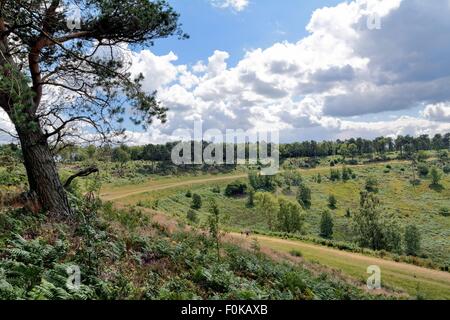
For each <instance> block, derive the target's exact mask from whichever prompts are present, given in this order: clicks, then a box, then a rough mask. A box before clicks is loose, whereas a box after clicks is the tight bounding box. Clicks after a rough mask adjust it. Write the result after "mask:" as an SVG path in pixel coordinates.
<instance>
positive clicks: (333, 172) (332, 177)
mask: <svg viewBox="0 0 450 320" xmlns="http://www.w3.org/2000/svg"><path fill="white" fill-rule="evenodd" d="M340 179H341V174H340V173H339V170H335V169H331V170H330V180H331V181H339V180H340Z"/></svg>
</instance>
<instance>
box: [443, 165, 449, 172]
mask: <svg viewBox="0 0 450 320" xmlns="http://www.w3.org/2000/svg"><path fill="white" fill-rule="evenodd" d="M442 170H443V171H444V173H445V174H449V173H450V165H446V166H444V167H443V168H442Z"/></svg>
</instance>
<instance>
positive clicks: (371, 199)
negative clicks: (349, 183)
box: [353, 191, 384, 250]
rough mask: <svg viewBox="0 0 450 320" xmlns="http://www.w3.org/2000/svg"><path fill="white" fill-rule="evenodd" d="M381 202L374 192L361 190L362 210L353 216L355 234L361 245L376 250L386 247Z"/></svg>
mask: <svg viewBox="0 0 450 320" xmlns="http://www.w3.org/2000/svg"><path fill="white" fill-rule="evenodd" d="M379 203H380V201H379V199H378V198H377V197H376V196H375V195H374V194H373V193H369V192H367V191H363V192H361V201H360V210H359V212H358V213H356V214H354V217H353V219H354V228H355V234H356V236H357V239H358V242H359V245H360V246H361V247H366V248H371V249H374V250H381V249H383V248H384V244H383V230H382V224H381V217H380V209H379Z"/></svg>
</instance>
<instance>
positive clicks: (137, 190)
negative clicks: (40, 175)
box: [100, 174, 247, 201]
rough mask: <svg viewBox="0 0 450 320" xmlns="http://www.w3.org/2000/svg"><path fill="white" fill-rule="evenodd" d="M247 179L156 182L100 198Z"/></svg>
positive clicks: (231, 177)
mask: <svg viewBox="0 0 450 320" xmlns="http://www.w3.org/2000/svg"><path fill="white" fill-rule="evenodd" d="M245 177H247V174H239V175H234V176H223V177H211V178H204V179H192V180H186V181H182V182H168V183H158V181H155V182H154V184H149V185H137V186H135V187H132V188H130V187H129V186H127V187H125V190H126V191H123V190H121V189H120V188H117V189H112V190H110V191H105V192H104V193H103V192H102V193H101V194H100V197H101V198H102V199H103V200H106V201H113V200H118V199H122V198H126V197H129V196H132V195H136V194H141V193H144V192H149V191H156V190H164V189H172V188H176V187H183V186H190V185H194V184H202V183H209V182H219V181H228V180H234V179H239V178H245Z"/></svg>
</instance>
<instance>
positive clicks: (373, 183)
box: [365, 177, 379, 193]
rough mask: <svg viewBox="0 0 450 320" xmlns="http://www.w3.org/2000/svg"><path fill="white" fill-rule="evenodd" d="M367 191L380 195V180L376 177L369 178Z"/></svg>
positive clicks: (366, 186)
mask: <svg viewBox="0 0 450 320" xmlns="http://www.w3.org/2000/svg"><path fill="white" fill-rule="evenodd" d="M365 189H366V191H367V192H372V193H378V191H379V186H378V180H377V179H376V178H375V177H368V178H367V180H366V185H365Z"/></svg>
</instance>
